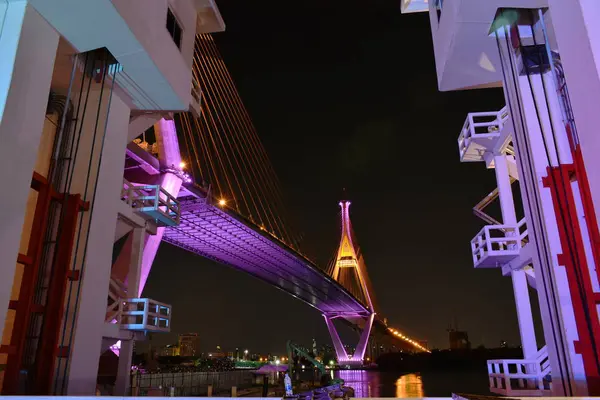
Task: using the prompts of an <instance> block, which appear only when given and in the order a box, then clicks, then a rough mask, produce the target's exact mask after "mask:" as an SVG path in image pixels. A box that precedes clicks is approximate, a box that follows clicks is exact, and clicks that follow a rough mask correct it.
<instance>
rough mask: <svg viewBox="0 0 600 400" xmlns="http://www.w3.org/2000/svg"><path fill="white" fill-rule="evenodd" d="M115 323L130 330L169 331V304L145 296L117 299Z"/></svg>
mask: <svg viewBox="0 0 600 400" xmlns="http://www.w3.org/2000/svg"><path fill="white" fill-rule="evenodd" d="M116 323H117V324H119V325H121V329H125V330H130V331H140V332H170V331H171V306H170V305H168V304H164V303H160V302H158V301H155V300H152V299H146V298H143V299H142V298H129V299H119V310H118V312H117V315H116Z"/></svg>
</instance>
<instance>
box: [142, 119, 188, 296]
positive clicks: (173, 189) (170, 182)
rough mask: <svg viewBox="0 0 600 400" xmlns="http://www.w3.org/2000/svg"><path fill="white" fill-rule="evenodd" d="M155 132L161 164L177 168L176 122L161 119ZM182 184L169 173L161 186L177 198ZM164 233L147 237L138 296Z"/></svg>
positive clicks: (162, 180) (161, 230) (159, 230)
mask: <svg viewBox="0 0 600 400" xmlns="http://www.w3.org/2000/svg"><path fill="white" fill-rule="evenodd" d="M154 132H155V133H156V139H157V142H158V154H159V158H160V161H161V164H164V165H166V166H167V167H171V166H174V167H176V168H177V167H178V166H179V164H180V163H181V153H180V152H179V142H178V140H177V129H176V128H175V121H173V120H166V119H164V118H163V119H161V120H160V121H158V122H157V123H156V124H155V125H154ZM181 184H182V181H181V178H179V177H178V176H177V175H175V174H172V173H169V172H166V173H164V174H163V176H162V178H161V181H160V185H161V186H162V187H163V188H164V189H165V190H166V191H167V192H169V194H171V195H173V196H175V197H177V195H178V194H179V189H180V188H181ZM164 232H165V228H162V227H161V228H158V229H157V230H156V235H149V236H147V237H146V244H145V246H144V255H143V260H142V271H141V277H140V286H139V294H138V296H141V295H142V291H143V290H144V286H146V280H147V279H148V275H149V274H150V269H152V263H153V262H154V257H156V252H157V251H158V246H159V245H160V242H161V241H162V237H163V234H164Z"/></svg>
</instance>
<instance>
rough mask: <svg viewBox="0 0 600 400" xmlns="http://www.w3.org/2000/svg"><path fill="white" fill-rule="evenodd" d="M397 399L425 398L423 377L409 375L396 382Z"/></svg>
mask: <svg viewBox="0 0 600 400" xmlns="http://www.w3.org/2000/svg"><path fill="white" fill-rule="evenodd" d="M396 397H399V398H404V397H425V396H424V395H423V380H422V379H421V375H417V374H408V375H402V376H401V377H400V378H398V380H397V381H396Z"/></svg>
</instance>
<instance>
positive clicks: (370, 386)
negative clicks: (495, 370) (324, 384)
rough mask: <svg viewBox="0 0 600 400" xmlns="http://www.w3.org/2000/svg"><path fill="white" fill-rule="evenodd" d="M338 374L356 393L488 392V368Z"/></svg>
mask: <svg viewBox="0 0 600 400" xmlns="http://www.w3.org/2000/svg"><path fill="white" fill-rule="evenodd" d="M335 376H336V377H338V378H341V379H343V380H344V381H345V382H346V385H348V386H351V387H352V388H354V392H355V397H357V398H366V397H399V398H415V397H450V396H451V395H452V393H473V394H480V395H489V394H490V393H489V389H488V386H487V385H488V378H487V374H486V371H475V372H473V371H445V372H442V371H440V372H427V373H423V374H421V373H412V374H402V373H394V372H382V371H375V370H367V371H348V370H341V371H336V372H335Z"/></svg>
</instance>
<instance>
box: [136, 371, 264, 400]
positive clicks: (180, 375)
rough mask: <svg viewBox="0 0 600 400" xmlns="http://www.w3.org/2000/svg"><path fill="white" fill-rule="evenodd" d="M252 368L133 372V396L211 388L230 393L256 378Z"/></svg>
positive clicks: (203, 392)
mask: <svg viewBox="0 0 600 400" xmlns="http://www.w3.org/2000/svg"><path fill="white" fill-rule="evenodd" d="M253 378H254V374H253V372H252V371H248V370H244V371H219V372H217V371H214V372H213V371H204V372H200V371H199V372H175V373H168V372H166V373H146V374H141V373H134V374H132V376H131V395H132V396H148V395H152V396H157V395H163V396H171V395H173V396H206V395H207V394H208V388H209V386H210V387H211V390H212V392H213V393H214V394H216V393H219V392H222V393H223V392H224V393H230V392H231V388H232V387H234V386H235V387H236V388H238V389H240V388H246V387H250V386H252V384H253V382H254V379H253Z"/></svg>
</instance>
